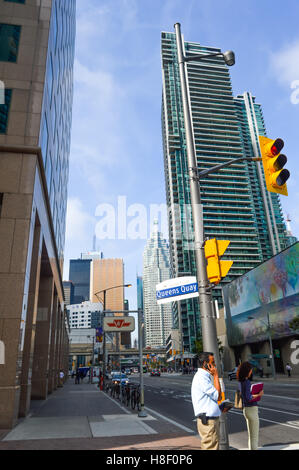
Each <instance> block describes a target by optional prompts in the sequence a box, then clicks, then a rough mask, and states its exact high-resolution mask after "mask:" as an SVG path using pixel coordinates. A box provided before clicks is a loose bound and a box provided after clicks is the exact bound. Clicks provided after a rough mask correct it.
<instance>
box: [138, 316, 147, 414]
mask: <svg viewBox="0 0 299 470" xmlns="http://www.w3.org/2000/svg"><path fill="white" fill-rule="evenodd" d="M142 343H143V341H142V310H141V309H140V308H139V309H138V347H139V368H140V411H139V413H138V417H139V418H146V417H147V414H146V412H145V411H144V384H143V344H142Z"/></svg>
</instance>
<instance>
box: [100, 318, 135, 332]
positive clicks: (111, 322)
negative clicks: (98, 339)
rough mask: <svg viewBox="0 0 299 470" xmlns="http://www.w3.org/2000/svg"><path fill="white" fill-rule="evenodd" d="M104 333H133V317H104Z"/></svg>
mask: <svg viewBox="0 0 299 470" xmlns="http://www.w3.org/2000/svg"><path fill="white" fill-rule="evenodd" d="M103 320H104V321H103V328H104V331H134V330H135V318H134V317H105V318H104V319H103Z"/></svg>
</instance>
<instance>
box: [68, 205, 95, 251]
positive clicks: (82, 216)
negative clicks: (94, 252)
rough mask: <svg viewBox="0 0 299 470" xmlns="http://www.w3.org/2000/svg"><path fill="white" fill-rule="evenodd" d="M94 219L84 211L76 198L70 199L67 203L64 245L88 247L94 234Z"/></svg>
mask: <svg viewBox="0 0 299 470" xmlns="http://www.w3.org/2000/svg"><path fill="white" fill-rule="evenodd" d="M94 225H95V219H94V217H92V216H91V215H90V214H88V212H86V211H85V210H84V207H83V203H82V202H81V200H80V199H78V198H70V199H69V200H68V203H67V216H66V243H68V242H73V241H75V242H76V243H77V244H82V245H83V246H84V244H86V246H90V244H91V240H92V237H93V232H94Z"/></svg>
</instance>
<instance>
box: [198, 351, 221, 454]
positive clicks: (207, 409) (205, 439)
mask: <svg viewBox="0 0 299 470" xmlns="http://www.w3.org/2000/svg"><path fill="white" fill-rule="evenodd" d="M198 363H199V368H198V370H197V372H196V374H195V376H194V378H193V381H192V386H191V398H192V404H193V408H194V414H195V416H196V418H197V429H198V433H199V435H200V437H201V449H202V450H219V438H220V422H219V416H220V415H221V410H220V408H219V406H218V403H217V402H218V401H219V400H220V399H221V388H220V382H219V377H218V371H217V369H216V366H215V359H214V355H213V353H209V352H202V353H200V354H199V355H198Z"/></svg>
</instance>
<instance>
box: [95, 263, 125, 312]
mask: <svg viewBox="0 0 299 470" xmlns="http://www.w3.org/2000/svg"><path fill="white" fill-rule="evenodd" d="M123 285H124V263H123V260H122V259H120V258H115V259H113V258H112V259H109V258H107V259H97V260H94V261H93V262H92V266H91V289H90V295H91V299H92V302H98V298H97V297H96V295H95V294H96V293H97V292H101V293H100V294H99V297H100V298H102V299H103V290H104V289H107V292H106V310H111V311H112V312H113V311H118V310H124V287H118V288H117V289H110V288H111V287H117V286H123ZM108 289H109V290H108ZM119 315H122V314H119Z"/></svg>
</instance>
